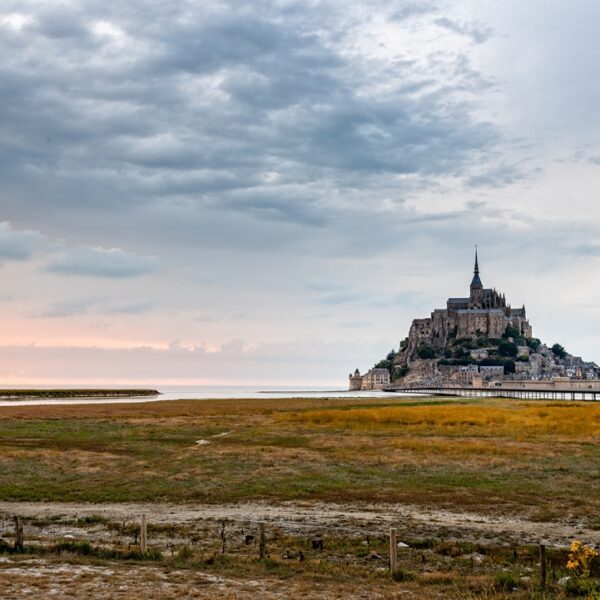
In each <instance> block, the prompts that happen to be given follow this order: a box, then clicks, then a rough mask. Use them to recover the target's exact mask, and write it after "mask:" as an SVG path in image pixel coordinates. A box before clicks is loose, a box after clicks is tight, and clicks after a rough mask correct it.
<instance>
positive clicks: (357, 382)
mask: <svg viewBox="0 0 600 600" xmlns="http://www.w3.org/2000/svg"><path fill="white" fill-rule="evenodd" d="M362 380H363V378H362V375H361V374H360V371H359V370H358V369H356V371H354V373H350V375H348V389H349V390H350V391H351V392H356V391H358V390H360V389H361V388H362Z"/></svg>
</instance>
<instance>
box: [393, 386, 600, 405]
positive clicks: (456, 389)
mask: <svg viewBox="0 0 600 600" xmlns="http://www.w3.org/2000/svg"><path fill="white" fill-rule="evenodd" d="M594 388H595V389H585V388H580V389H567V388H563V389H561V388H557V387H550V386H549V387H548V388H545V389H544V388H537V389H527V388H525V387H518V386H514V387H504V386H502V387H497V388H496V387H471V386H469V387H467V386H439V385H431V386H428V385H419V386H400V385H389V386H386V387H384V388H383V389H384V391H386V392H398V393H400V394H411V393H412V394H431V395H434V396H467V397H473V398H481V397H485V398H519V399H522V400H586V401H592V402H596V401H598V400H600V388H597V387H596V386H594Z"/></svg>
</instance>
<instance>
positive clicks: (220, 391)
mask: <svg viewBox="0 0 600 600" xmlns="http://www.w3.org/2000/svg"><path fill="white" fill-rule="evenodd" d="M52 387H57V386H38V387H36V388H33V386H29V387H28V389H32V388H33V389H52ZM62 387H63V388H65V389H66V388H67V387H68V386H62ZM103 387H106V388H111V387H116V388H119V389H123V388H124V387H125V386H110V385H106V386H103ZM136 387H144V386H136ZM147 387H150V388H152V389H157V390H158V391H159V392H161V393H160V395H159V396H150V397H137V398H136V397H132V398H57V399H51V398H32V399H29V400H28V399H21V400H1V401H0V406H28V405H29V406H38V405H42V404H44V405H46V404H56V405H59V404H123V403H127V404H133V403H137V402H156V401H159V400H160V401H163V400H208V399H218V398H282V399H283V398H307V397H308V398H310V397H313V398H323V397H327V398H350V397H352V398H357V397H358V398H385V397H398V394H392V393H389V392H381V391H369V392H349V391H348V390H345V389H343V388H333V387H331V388H324V387H310V386H301V387H299V386H293V387H291V386H275V387H268V386H262V387H261V386H248V385H246V386H243V385H235V386H177V385H164V386H160V385H159V386H156V385H149V386H147Z"/></svg>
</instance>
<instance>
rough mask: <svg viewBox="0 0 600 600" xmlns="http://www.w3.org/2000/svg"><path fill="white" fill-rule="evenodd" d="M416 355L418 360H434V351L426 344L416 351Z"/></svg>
mask: <svg viewBox="0 0 600 600" xmlns="http://www.w3.org/2000/svg"><path fill="white" fill-rule="evenodd" d="M417 355H418V357H419V358H422V359H429V358H435V350H434V348H432V347H431V346H429V345H428V344H424V345H423V346H420V347H419V349H418V350H417Z"/></svg>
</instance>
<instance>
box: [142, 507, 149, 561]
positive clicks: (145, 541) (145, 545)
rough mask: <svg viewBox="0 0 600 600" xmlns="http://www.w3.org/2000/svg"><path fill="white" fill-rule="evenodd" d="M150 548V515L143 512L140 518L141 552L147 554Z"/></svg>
mask: <svg viewBox="0 0 600 600" xmlns="http://www.w3.org/2000/svg"><path fill="white" fill-rule="evenodd" d="M147 549H148V515H147V514H146V513H143V514H142V518H141V520H140V552H141V553H142V554H146V551H147Z"/></svg>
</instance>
